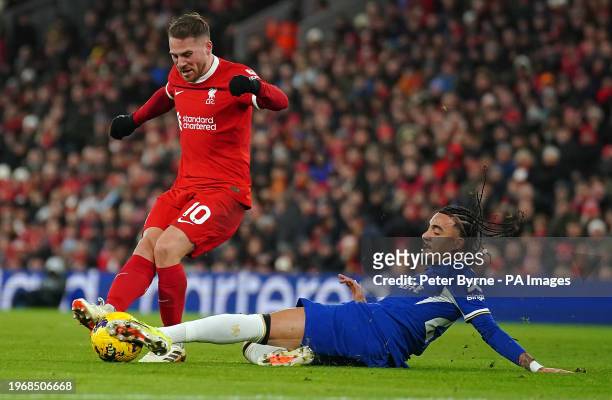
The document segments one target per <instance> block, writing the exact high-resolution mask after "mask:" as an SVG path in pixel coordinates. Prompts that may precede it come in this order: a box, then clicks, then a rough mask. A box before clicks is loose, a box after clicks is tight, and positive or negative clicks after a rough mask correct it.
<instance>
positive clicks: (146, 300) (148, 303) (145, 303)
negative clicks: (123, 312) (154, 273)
mask: <svg viewBox="0 0 612 400" xmlns="http://www.w3.org/2000/svg"><path fill="white" fill-rule="evenodd" d="M157 282H158V279H157V277H155V278H153V281H152V282H151V284H150V285H149V288H148V289H147V291H146V292H145V294H143V295H142V297H141V298H140V300H139V303H138V311H140V312H141V313H143V314H148V313H150V312H151V311H153V309H154V308H153V301H154V297H155V295H156V294H157ZM187 284H189V283H187Z"/></svg>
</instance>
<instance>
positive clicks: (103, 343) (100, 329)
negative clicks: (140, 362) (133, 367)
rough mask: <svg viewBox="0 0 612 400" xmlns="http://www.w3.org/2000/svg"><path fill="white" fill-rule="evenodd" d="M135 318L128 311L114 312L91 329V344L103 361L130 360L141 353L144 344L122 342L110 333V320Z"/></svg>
mask: <svg viewBox="0 0 612 400" xmlns="http://www.w3.org/2000/svg"><path fill="white" fill-rule="evenodd" d="M116 319H123V320H127V319H135V318H134V317H132V316H131V315H130V314H128V313H124V312H113V313H110V314H107V315H106V316H105V317H104V318H102V319H101V320H100V321H99V322H98V323H97V324H96V326H95V327H94V328H93V330H92V331H91V346H92V347H93V349H94V351H95V352H96V353H97V354H98V357H100V359H101V360H103V361H109V362H130V361H132V360H133V359H135V358H136V357H138V354H140V351H141V350H142V345H140V344H137V343H128V342H122V341H120V340H118V339H116V338H114V337H112V336H111V335H109V334H108V331H107V330H106V325H107V324H108V321H113V320H116Z"/></svg>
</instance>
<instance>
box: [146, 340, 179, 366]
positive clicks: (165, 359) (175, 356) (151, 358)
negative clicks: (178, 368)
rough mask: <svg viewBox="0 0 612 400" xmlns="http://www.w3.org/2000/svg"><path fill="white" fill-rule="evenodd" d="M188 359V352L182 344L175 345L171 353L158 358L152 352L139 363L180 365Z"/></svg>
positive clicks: (171, 348)
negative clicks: (179, 363)
mask: <svg viewBox="0 0 612 400" xmlns="http://www.w3.org/2000/svg"><path fill="white" fill-rule="evenodd" d="M186 358H187V352H186V351H185V347H184V346H183V344H182V343H173V344H172V345H171V346H170V351H168V352H167V353H166V354H164V355H161V356H158V355H157V354H155V353H153V352H152V351H150V352H148V353H147V354H145V356H144V357H142V358H141V359H140V360H138V362H141V363H178V362H184V361H185V359H186Z"/></svg>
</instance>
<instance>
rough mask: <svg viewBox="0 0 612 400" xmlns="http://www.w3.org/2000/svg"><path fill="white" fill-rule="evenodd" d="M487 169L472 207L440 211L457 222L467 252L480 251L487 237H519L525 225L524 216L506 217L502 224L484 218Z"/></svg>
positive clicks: (456, 207)
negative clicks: (483, 240)
mask: <svg viewBox="0 0 612 400" xmlns="http://www.w3.org/2000/svg"><path fill="white" fill-rule="evenodd" d="M486 172H487V169H486V167H485V168H484V170H483V175H484V177H483V182H482V188H481V190H480V192H479V193H478V192H475V194H474V198H473V204H472V205H471V206H470V207H464V206H459V205H448V206H445V207H442V208H441V209H439V210H438V212H439V213H442V214H445V215H448V216H449V217H451V218H452V219H453V220H455V223H456V226H457V228H458V229H459V232H460V235H461V237H462V238H464V239H465V247H464V250H466V251H473V252H476V251H480V250H481V249H482V239H483V238H485V237H510V236H517V235H518V234H519V233H520V231H521V228H522V225H523V214H522V213H521V212H520V211H518V212H517V213H516V214H513V215H512V214H511V215H506V216H505V217H504V219H503V221H501V222H494V221H489V220H488V219H487V218H486V217H485V216H484V211H483V201H482V200H483V196H484V188H485V185H486Z"/></svg>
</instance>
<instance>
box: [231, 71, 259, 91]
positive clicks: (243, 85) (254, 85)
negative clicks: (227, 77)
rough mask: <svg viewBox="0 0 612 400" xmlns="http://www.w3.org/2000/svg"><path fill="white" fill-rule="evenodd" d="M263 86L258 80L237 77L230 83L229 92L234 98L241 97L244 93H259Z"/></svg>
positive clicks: (242, 76) (241, 76)
mask: <svg viewBox="0 0 612 400" xmlns="http://www.w3.org/2000/svg"><path fill="white" fill-rule="evenodd" d="M260 87H261V84H260V83H259V80H257V79H250V78H249V77H248V76H244V75H235V76H234V77H233V78H232V80H231V81H230V83H229V90H230V93H231V94H232V96H240V95H242V94H244V93H253V94H255V95H256V94H257V93H259V88H260Z"/></svg>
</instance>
